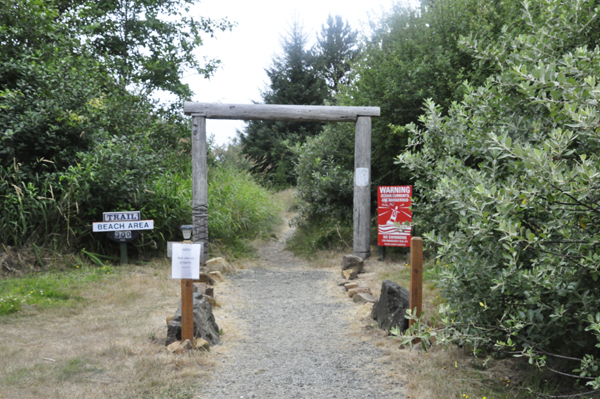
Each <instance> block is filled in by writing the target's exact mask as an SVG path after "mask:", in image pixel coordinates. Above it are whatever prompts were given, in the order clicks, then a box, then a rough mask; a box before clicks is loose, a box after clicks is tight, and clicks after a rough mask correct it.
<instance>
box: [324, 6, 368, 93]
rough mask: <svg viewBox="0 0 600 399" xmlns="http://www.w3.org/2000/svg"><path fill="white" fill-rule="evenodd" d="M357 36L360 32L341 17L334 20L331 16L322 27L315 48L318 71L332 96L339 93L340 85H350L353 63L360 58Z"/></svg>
mask: <svg viewBox="0 0 600 399" xmlns="http://www.w3.org/2000/svg"><path fill="white" fill-rule="evenodd" d="M357 36H358V32H357V31H353V30H352V29H351V28H350V24H349V23H348V22H346V23H345V24H344V21H343V20H342V17H340V16H339V15H336V16H335V18H334V17H332V16H331V14H330V15H329V16H328V17H327V26H325V25H322V26H321V32H320V33H319V37H318V40H317V45H316V48H315V55H316V57H317V69H318V70H319V72H320V74H321V76H322V77H323V79H324V80H325V82H326V83H327V85H328V86H329V90H330V92H331V93H332V94H335V93H337V91H338V86H339V85H340V84H348V83H349V72H350V68H351V63H352V62H353V61H355V60H356V57H357V56H358V47H357Z"/></svg>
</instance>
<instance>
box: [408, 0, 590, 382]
mask: <svg viewBox="0 0 600 399" xmlns="http://www.w3.org/2000/svg"><path fill="white" fill-rule="evenodd" d="M599 17H600V15H599V10H598V8H597V7H596V6H595V5H594V4H593V2H592V1H584V0H573V1H560V0H532V1H529V2H524V3H523V20H524V22H525V23H526V26H527V29H526V31H525V32H523V31H522V30H521V31H520V32H519V33H515V32H511V30H510V29H509V28H505V30H504V34H503V36H502V37H501V39H500V40H499V41H497V42H496V43H494V44H492V45H489V46H487V47H485V48H484V47H483V46H482V45H481V44H480V43H478V41H477V38H476V37H475V36H472V37H469V38H465V39H463V40H462V45H463V46H464V48H468V49H470V50H471V51H472V52H473V54H475V56H476V57H478V58H479V59H481V61H482V62H488V63H490V64H493V65H495V66H496V68H497V73H496V74H495V75H494V76H492V77H490V78H489V79H488V80H487V82H486V84H485V85H483V86H481V87H470V86H469V85H468V84H466V88H467V94H466V95H465V97H464V99H463V101H462V102H460V103H455V104H453V105H452V106H451V108H450V110H449V111H448V114H447V115H442V113H441V109H440V108H438V107H437V106H436V105H435V104H433V103H432V102H428V103H427V104H426V113H425V115H424V116H423V117H422V118H421V122H422V127H417V126H416V125H410V126H409V128H410V130H411V135H412V142H411V150H410V151H409V152H406V153H403V154H401V155H400V156H399V157H398V159H397V162H398V163H400V164H403V165H405V166H407V167H408V168H410V170H411V171H412V172H413V174H414V176H415V178H416V179H417V182H416V184H415V186H416V191H417V193H419V194H418V198H416V199H415V203H414V205H413V210H414V215H415V220H416V222H417V225H418V226H420V229H421V231H428V233H427V234H425V237H426V239H427V240H428V241H429V243H430V245H432V246H436V247H437V256H438V259H439V261H440V263H439V265H440V270H441V271H440V280H439V284H440V287H441V289H442V291H443V294H444V296H445V303H444V304H443V305H442V308H441V311H442V314H443V316H444V322H445V325H446V326H447V327H446V335H445V337H444V338H446V339H451V340H453V341H454V342H459V343H469V344H470V345H472V346H474V347H478V346H479V347H481V346H485V347H487V348H488V349H490V348H491V349H496V350H500V351H506V352H512V353H516V354H518V355H521V356H522V355H524V356H528V357H529V359H530V362H531V363H537V364H538V365H540V366H545V365H550V362H552V365H551V366H553V367H552V368H560V369H561V370H562V371H563V372H566V373H567V374H574V375H575V376H577V377H582V381H584V382H586V383H588V384H589V385H591V386H592V388H593V389H598V388H600V377H599V375H600V374H599V372H598V365H599V363H600V362H599V361H598V358H599V356H600V349H598V348H599V347H600V344H599V342H600V280H599V278H598V277H599V276H600V116H599V113H598V106H599V103H598V102H599V100H600V48H598V47H594V48H592V47H590V46H585V45H582V44H587V43H588V41H589V38H590V35H594V34H596V32H597V30H598V25H599V22H598V21H599ZM580 45H581V46H580ZM438 338H439V335H438Z"/></svg>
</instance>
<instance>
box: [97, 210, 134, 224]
mask: <svg viewBox="0 0 600 399" xmlns="http://www.w3.org/2000/svg"><path fill="white" fill-rule="evenodd" d="M140 219H141V216H140V211H122V212H102V221H104V222H128V221H130V220H140Z"/></svg>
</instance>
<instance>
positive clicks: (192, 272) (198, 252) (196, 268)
mask: <svg viewBox="0 0 600 399" xmlns="http://www.w3.org/2000/svg"><path fill="white" fill-rule="evenodd" d="M172 251H173V257H172V258H171V278H181V279H192V280H198V279H199V278H200V257H201V256H202V243H200V244H182V243H177V242H174V243H173V248H172Z"/></svg>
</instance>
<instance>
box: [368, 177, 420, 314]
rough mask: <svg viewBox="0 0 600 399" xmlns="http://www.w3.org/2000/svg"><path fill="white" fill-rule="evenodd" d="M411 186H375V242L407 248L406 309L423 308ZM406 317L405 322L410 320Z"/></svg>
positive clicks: (418, 247) (418, 241)
mask: <svg viewBox="0 0 600 399" xmlns="http://www.w3.org/2000/svg"><path fill="white" fill-rule="evenodd" d="M411 205H412V186H379V187H377V244H378V245H379V246H380V248H381V247H383V248H385V247H409V248H410V301H409V303H410V305H409V306H410V309H411V310H416V312H415V313H414V315H415V316H417V317H420V316H421V312H422V310H423V239H421V238H420V237H413V236H412V211H411V209H410V206H411ZM414 322H415V321H414V320H410V321H409V326H412V325H413V324H414Z"/></svg>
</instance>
